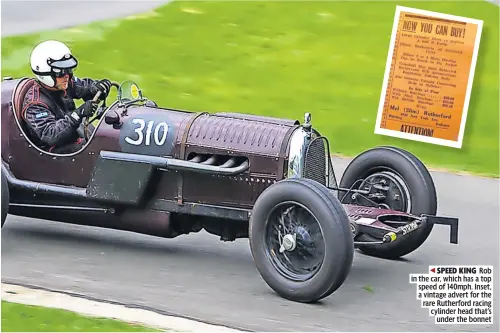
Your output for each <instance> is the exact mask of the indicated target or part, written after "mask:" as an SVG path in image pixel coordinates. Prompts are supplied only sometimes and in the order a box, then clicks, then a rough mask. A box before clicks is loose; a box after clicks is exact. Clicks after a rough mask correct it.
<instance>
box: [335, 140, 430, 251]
mask: <svg viewBox="0 0 500 333" xmlns="http://www.w3.org/2000/svg"><path fill="white" fill-rule="evenodd" d="M339 187H342V188H346V189H349V188H353V189H363V190H369V191H370V193H369V194H368V195H367V196H361V195H358V196H357V195H356V194H354V193H353V192H350V193H347V191H339V192H338V195H339V199H340V201H341V202H342V203H345V204H349V203H350V204H357V205H364V206H374V205H378V207H379V208H385V209H392V210H396V211H402V212H405V213H409V214H414V215H421V214H428V215H435V214H436V211H437V195H436V188H435V186H434V182H433V180H432V177H431V175H430V173H429V171H428V170H427V168H426V167H425V165H424V164H423V163H422V162H421V161H420V160H419V159H418V158H417V157H416V156H414V155H413V154H411V153H409V152H408V151H406V150H403V149H401V148H396V147H388V146H381V147H376V148H373V149H370V150H367V151H365V152H363V153H361V154H360V155H358V156H357V157H356V158H355V159H354V160H352V162H351V163H350V164H349V165H348V166H347V168H346V170H345V171H344V174H343V176H342V179H341V181H340V184H339ZM431 231H432V224H426V225H425V226H423V227H422V228H419V229H418V230H416V231H414V232H412V233H411V234H409V235H408V236H405V237H404V238H403V239H400V240H396V241H395V242H392V243H387V244H383V245H378V244H377V245H358V246H357V247H358V248H359V250H360V251H361V252H363V253H365V254H367V255H372V256H375V257H379V258H385V259H396V258H399V257H402V256H405V255H407V254H409V253H411V252H413V251H415V250H416V249H417V248H419V247H420V246H421V245H422V244H423V243H424V242H425V240H426V239H427V237H428V236H429V234H430V233H431ZM374 240H375V239H372V238H371V237H369V236H366V235H363V236H362V238H360V241H368V242H369V241H374Z"/></svg>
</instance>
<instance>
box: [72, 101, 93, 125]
mask: <svg viewBox="0 0 500 333" xmlns="http://www.w3.org/2000/svg"><path fill="white" fill-rule="evenodd" d="M96 110H97V103H95V102H92V101H91V100H89V101H86V102H85V103H83V104H82V105H80V106H79V107H78V108H77V109H76V110H75V111H73V112H72V113H71V117H70V118H71V119H72V120H73V122H74V123H75V125H79V124H80V123H81V122H82V118H84V117H90V116H91V115H93V114H94V112H95V111H96Z"/></svg>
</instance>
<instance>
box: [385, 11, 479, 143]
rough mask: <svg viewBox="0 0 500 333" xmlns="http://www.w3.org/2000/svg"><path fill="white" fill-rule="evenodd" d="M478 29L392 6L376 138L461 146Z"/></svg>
mask: <svg viewBox="0 0 500 333" xmlns="http://www.w3.org/2000/svg"><path fill="white" fill-rule="evenodd" d="M482 27H483V21H481V20H475V19H469V18H465V17H458V16H453V15H448V14H441V13H435V12H429V11H424V10H419V9H414V8H408V7H402V6H397V8H396V16H395V18H394V24H393V31H392V37H391V42H390V47H389V54H388V58H387V64H386V72H385V75H384V81H383V87H382V93H381V97H380V103H379V109H378V114H377V121H376V126H375V134H381V135H387V136H393V137H399V138H403V139H409V140H415V141H422V142H427V143H432V144H437V145H443V146H448V147H454V148H461V147H462V141H463V136H464V129H465V123H466V120H467V111H468V107H469V99H470V92H471V89H472V82H473V78H474V71H475V67H476V60H477V54H478V49H479V42H480V37H481V31H482Z"/></svg>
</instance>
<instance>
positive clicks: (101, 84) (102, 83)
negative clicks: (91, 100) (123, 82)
mask: <svg viewBox="0 0 500 333" xmlns="http://www.w3.org/2000/svg"><path fill="white" fill-rule="evenodd" d="M110 90H111V81H109V80H108V79H103V80H96V81H95V82H94V84H93V85H92V94H93V95H95V94H97V92H98V91H100V92H101V95H100V96H99V99H100V100H105V99H106V97H108V94H109V91H110Z"/></svg>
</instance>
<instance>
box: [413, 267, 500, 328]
mask: <svg viewBox="0 0 500 333" xmlns="http://www.w3.org/2000/svg"><path fill="white" fill-rule="evenodd" d="M410 283H411V284H415V285H416V293H417V300H420V302H421V305H422V307H423V308H428V309H429V315H430V316H434V322H435V323H436V324H482V325H485V324H486V325H491V324H493V316H494V310H493V266H430V267H429V273H428V274H410Z"/></svg>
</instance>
